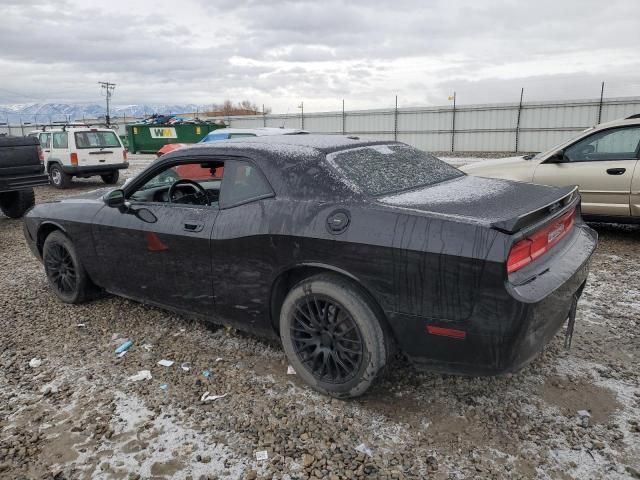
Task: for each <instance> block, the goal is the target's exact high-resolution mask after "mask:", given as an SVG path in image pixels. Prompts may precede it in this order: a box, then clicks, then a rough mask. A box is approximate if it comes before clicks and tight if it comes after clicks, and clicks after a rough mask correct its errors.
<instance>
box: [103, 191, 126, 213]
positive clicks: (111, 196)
mask: <svg viewBox="0 0 640 480" xmlns="http://www.w3.org/2000/svg"><path fill="white" fill-rule="evenodd" d="M104 203H106V204H107V206H109V207H112V208H120V207H124V205H125V198H124V190H122V189H120V188H118V189H116V190H111V191H110V192H109V193H107V195H106V196H105V197H104Z"/></svg>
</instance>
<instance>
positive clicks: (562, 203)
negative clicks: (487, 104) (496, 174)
mask: <svg viewBox="0 0 640 480" xmlns="http://www.w3.org/2000/svg"><path fill="white" fill-rule="evenodd" d="M576 195H577V188H575V187H550V186H546V185H534V184H531V183H521V182H514V181H510V180H500V179H493V178H483V177H473V176H466V175H465V176H462V177H457V178H454V179H452V180H448V181H446V182H442V183H438V184H436V185H431V186H427V187H424V188H420V189H415V190H410V191H407V192H402V193H397V194H393V195H386V196H383V197H378V198H377V201H378V202H379V203H380V204H382V205H384V206H386V207H393V208H398V209H403V210H407V211H413V212H424V213H425V214H435V215H439V216H447V217H455V218H458V219H461V220H463V221H469V222H473V223H479V224H482V225H486V226H488V227H491V228H495V229H497V230H500V231H502V232H505V233H509V234H512V233H515V232H518V231H519V230H522V229H524V228H526V227H528V226H531V225H533V224H536V223H539V222H541V221H543V220H544V219H545V218H546V217H552V216H555V215H556V214H557V213H559V212H560V211H562V210H564V209H565V208H568V206H569V204H571V203H572V202H573V200H574V199H575V198H576Z"/></svg>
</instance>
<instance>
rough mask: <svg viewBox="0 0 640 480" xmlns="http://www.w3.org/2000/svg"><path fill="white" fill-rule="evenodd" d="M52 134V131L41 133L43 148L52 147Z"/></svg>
mask: <svg viewBox="0 0 640 480" xmlns="http://www.w3.org/2000/svg"><path fill="white" fill-rule="evenodd" d="M50 141H51V134H50V133H41V134H40V146H41V147H42V148H51V144H50Z"/></svg>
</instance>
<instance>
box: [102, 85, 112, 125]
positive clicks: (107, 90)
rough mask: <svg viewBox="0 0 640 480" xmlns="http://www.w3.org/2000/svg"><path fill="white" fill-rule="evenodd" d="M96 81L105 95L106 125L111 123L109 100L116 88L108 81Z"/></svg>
mask: <svg viewBox="0 0 640 480" xmlns="http://www.w3.org/2000/svg"><path fill="white" fill-rule="evenodd" d="M98 83H99V84H100V86H101V87H102V88H103V89H104V91H105V96H106V97H107V115H106V117H105V120H106V123H107V126H109V125H110V124H111V119H110V117H109V100H110V99H111V95H113V91H114V90H115V88H116V84H115V83H110V82H98Z"/></svg>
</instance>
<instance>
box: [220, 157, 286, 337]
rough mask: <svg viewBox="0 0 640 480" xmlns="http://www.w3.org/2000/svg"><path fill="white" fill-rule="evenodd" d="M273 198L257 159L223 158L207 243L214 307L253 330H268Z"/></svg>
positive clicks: (229, 320) (227, 318)
mask: <svg viewBox="0 0 640 480" xmlns="http://www.w3.org/2000/svg"><path fill="white" fill-rule="evenodd" d="M273 197H274V193H273V190H272V188H271V186H270V185H269V183H268V181H267V180H266V178H265V176H264V175H263V174H262V172H261V171H260V170H259V169H258V167H257V166H256V165H255V164H253V163H252V162H250V161H248V160H247V161H244V160H228V161H226V162H225V164H224V176H223V179H222V186H221V190H220V212H219V213H218V216H217V218H216V222H215V225H214V228H213V234H212V242H211V259H212V270H213V288H214V292H215V301H216V312H217V314H218V316H219V317H220V318H222V319H223V321H224V322H225V323H230V324H232V325H235V326H237V327H238V328H241V329H245V330H251V331H254V332H256V333H260V332H262V333H269V332H272V329H271V325H270V322H269V308H270V305H269V301H268V298H269V291H270V290H269V289H270V287H271V281H272V279H273V274H274V263H275V262H276V261H277V258H276V254H275V244H274V240H273V238H272V237H271V236H270V232H269V209H270V207H271V206H272V204H273V202H274V198H273Z"/></svg>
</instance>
